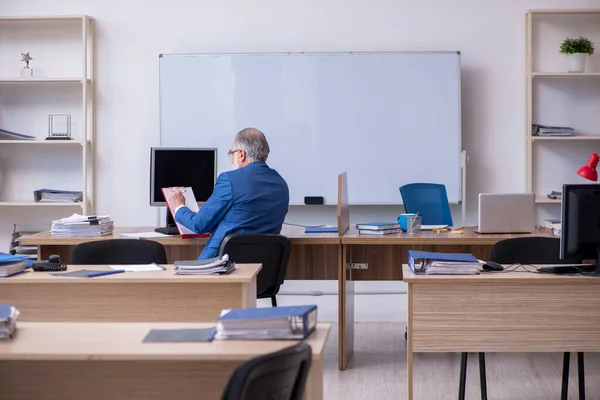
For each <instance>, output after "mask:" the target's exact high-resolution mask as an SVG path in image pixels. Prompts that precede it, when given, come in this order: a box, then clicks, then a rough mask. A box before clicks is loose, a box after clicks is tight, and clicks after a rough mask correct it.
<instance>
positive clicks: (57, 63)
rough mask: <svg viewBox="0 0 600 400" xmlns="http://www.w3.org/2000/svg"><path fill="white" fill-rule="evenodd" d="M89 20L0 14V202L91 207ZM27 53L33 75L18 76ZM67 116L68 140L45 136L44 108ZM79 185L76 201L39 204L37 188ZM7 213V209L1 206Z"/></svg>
mask: <svg viewBox="0 0 600 400" xmlns="http://www.w3.org/2000/svg"><path fill="white" fill-rule="evenodd" d="M93 31H94V20H93V18H91V17H89V16H86V15H74V16H31V17H0V94H1V95H0V128H2V129H6V130H8V131H12V132H16V133H22V134H27V135H31V136H35V139H31V140H0V170H2V173H3V175H4V176H3V180H2V187H1V190H0V207H2V208H8V207H28V208H31V207H39V208H40V209H41V210H43V209H57V208H58V209H62V208H72V209H74V211H70V212H71V213H72V212H79V213H84V214H91V213H93V210H94V193H93V176H94V173H93V164H94V162H93V161H94V160H93V144H94V78H95V76H94V33H93ZM27 52H29V53H30V55H31V57H33V60H32V61H31V63H30V66H31V67H32V68H33V71H34V77H32V78H21V75H20V72H21V68H22V67H23V66H24V65H25V64H24V63H23V62H21V61H20V59H21V58H20V54H21V53H27ZM65 112H66V113H69V114H70V115H71V137H72V140H45V139H46V137H47V136H48V115H49V114H50V113H65ZM42 188H45V189H60V190H77V191H79V190H80V191H82V193H83V201H82V202H78V203H39V202H35V201H34V200H33V192H34V190H37V189H42ZM3 214H4V215H8V213H4V212H3Z"/></svg>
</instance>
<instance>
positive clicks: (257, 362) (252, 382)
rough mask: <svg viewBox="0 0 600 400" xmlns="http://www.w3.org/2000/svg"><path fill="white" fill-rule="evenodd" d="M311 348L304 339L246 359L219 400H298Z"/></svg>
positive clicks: (307, 368) (309, 360)
mask: <svg viewBox="0 0 600 400" xmlns="http://www.w3.org/2000/svg"><path fill="white" fill-rule="evenodd" d="M311 362H312V352H311V348H310V346H309V345H308V344H307V343H306V342H300V343H299V344H297V345H294V346H291V347H287V348H285V349H283V350H280V351H278V352H275V353H270V354H265V355H263V356H259V357H255V358H253V359H251V360H248V361H246V362H245V363H244V364H242V365H240V366H239V367H237V368H236V369H235V371H234V372H233V374H232V376H231V378H230V379H229V382H228V383H227V386H226V387H225V391H224V392H223V396H222V397H221V399H222V400H254V399H269V400H300V399H301V398H302V395H303V393H304V387H305V386H306V379H307V377H308V371H309V369H310V365H311Z"/></svg>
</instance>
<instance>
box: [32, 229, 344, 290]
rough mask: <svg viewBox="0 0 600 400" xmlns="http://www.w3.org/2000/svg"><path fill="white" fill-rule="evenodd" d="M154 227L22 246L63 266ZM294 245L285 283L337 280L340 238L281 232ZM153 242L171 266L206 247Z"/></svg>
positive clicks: (41, 237)
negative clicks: (88, 246) (90, 249)
mask: <svg viewBox="0 0 600 400" xmlns="http://www.w3.org/2000/svg"><path fill="white" fill-rule="evenodd" d="M153 230H154V228H153V227H115V230H114V232H113V234H112V235H108V236H103V237H97V238H89V237H55V236H51V235H50V231H43V232H40V233H36V234H34V235H27V236H24V237H23V245H26V246H38V259H40V260H47V259H48V257H49V256H50V255H51V254H58V255H59V256H60V258H61V260H62V261H63V262H66V263H67V264H68V263H69V262H70V261H71V252H72V251H73V248H75V246H76V245H78V244H80V243H84V242H91V241H97V240H106V239H127V238H126V237H124V236H121V233H139V232H151V231H153ZM281 234H282V235H284V236H286V237H288V238H289V239H290V241H291V242H292V251H291V254H290V262H289V264H288V269H287V274H286V279H301V280H310V279H321V280H327V279H329V280H337V277H338V263H339V261H340V257H339V251H340V249H339V247H340V237H339V236H338V234H337V233H309V234H307V233H304V228H302V227H298V226H289V225H284V227H283V230H282V232H281ZM145 240H154V241H156V242H159V243H161V244H162V245H163V246H164V247H165V251H166V253H167V260H168V262H169V263H171V264H172V263H173V262H175V261H180V260H195V259H196V258H198V255H199V254H200V252H201V251H202V248H203V247H204V245H205V244H206V242H207V240H208V239H206V238H194V239H181V238H180V237H179V236H172V237H167V238H155V239H145Z"/></svg>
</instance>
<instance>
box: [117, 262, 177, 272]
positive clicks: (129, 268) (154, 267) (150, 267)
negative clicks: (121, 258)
mask: <svg viewBox="0 0 600 400" xmlns="http://www.w3.org/2000/svg"><path fill="white" fill-rule="evenodd" d="M109 267H110V268H112V269H114V270H115V271H125V272H150V271H164V270H165V269H166V268H165V267H162V266H160V265H158V264H156V263H152V264H130V265H122V264H116V265H109Z"/></svg>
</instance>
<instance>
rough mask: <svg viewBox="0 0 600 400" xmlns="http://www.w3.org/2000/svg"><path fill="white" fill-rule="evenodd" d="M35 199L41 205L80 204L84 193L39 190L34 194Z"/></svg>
mask: <svg viewBox="0 0 600 400" xmlns="http://www.w3.org/2000/svg"><path fill="white" fill-rule="evenodd" d="M33 199H34V200H35V201H37V202H40V203H78V202H80V201H82V200H83V192H74V191H69V190H55V189H38V190H36V191H34V192H33Z"/></svg>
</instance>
